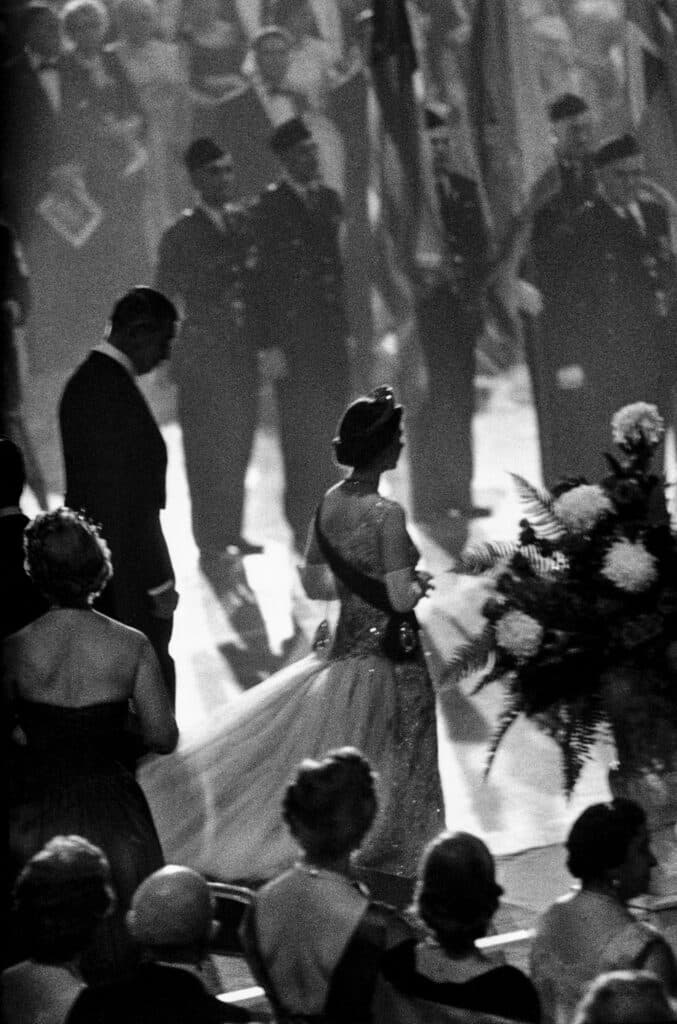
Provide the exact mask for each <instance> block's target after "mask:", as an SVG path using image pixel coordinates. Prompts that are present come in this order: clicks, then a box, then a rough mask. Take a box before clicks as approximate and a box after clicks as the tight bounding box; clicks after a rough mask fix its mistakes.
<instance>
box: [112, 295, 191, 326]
mask: <svg viewBox="0 0 677 1024" xmlns="http://www.w3.org/2000/svg"><path fill="white" fill-rule="evenodd" d="M178 319H179V314H178V313H177V311H176V306H175V305H174V303H173V302H170V301H169V299H168V298H167V296H166V295H163V294H162V292H158V291H156V290H155V288H148V287H147V286H146V285H141V284H140V285H137V286H136V288H132V289H131V290H130V291H128V292H127V293H126V294H125V295H123V296H122V298H121V299H118V301H117V302H116V303H115V306H114V307H113V312H112V313H111V317H110V323H111V329H112V330H113V331H119V330H125V329H126V328H128V327H131V326H132V325H134V324H144V323H166V322H168V321H169V322H176V321H177V320H178Z"/></svg>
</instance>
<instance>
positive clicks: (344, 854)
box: [242, 747, 412, 1024]
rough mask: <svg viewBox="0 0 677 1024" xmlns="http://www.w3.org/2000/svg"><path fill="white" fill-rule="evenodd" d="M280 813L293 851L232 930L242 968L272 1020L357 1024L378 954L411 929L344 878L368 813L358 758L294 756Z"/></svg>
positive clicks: (372, 792) (371, 798) (370, 789)
mask: <svg viewBox="0 0 677 1024" xmlns="http://www.w3.org/2000/svg"><path fill="white" fill-rule="evenodd" d="M254 813H255V811H254ZM283 814H284V819H285V821H286V823H287V825H288V826H289V829H290V831H291V833H292V835H293V837H294V839H295V840H296V842H297V843H298V845H299V847H300V848H301V857H300V859H299V861H298V863H297V864H296V865H295V866H294V867H293V868H291V869H290V870H289V871H286V872H285V873H284V874H282V875H281V876H280V877H279V878H276V879H274V880H273V881H272V882H268V884H267V885H264V886H263V888H261V889H259V890H258V892H257V893H256V895H255V897H254V902H253V905H252V908H251V911H250V912H249V913H248V915H247V916H246V918H245V920H244V922H243V929H242V938H243V942H244V945H245V950H246V953H247V958H248V960H249V963H250V966H251V968H252V971H253V973H254V975H255V976H256V977H257V979H258V980H259V983H260V984H261V985H262V986H263V987H264V989H265V990H266V995H267V996H268V998H269V1000H270V1002H271V1003H272V1005H273V1007H274V1009H275V1013H276V1020H278V1021H280V1022H284V1021H288V1020H290V1019H292V1018H293V1020H294V1021H302V1020H305V1019H306V1018H308V1019H313V1020H315V1019H321V1020H323V1021H327V1022H329V1021H350V1022H351V1024H363V1022H368V1021H370V1020H371V1016H370V1003H371V997H372V993H373V988H374V984H375V980H376V976H377V973H378V968H379V964H380V962H381V959H382V957H383V955H384V953H385V951H386V950H387V949H389V948H390V947H392V946H393V945H395V944H397V943H398V942H402V941H403V940H405V939H406V938H408V937H410V936H411V935H412V930H411V928H410V926H409V925H408V924H407V923H406V922H405V921H404V919H403V918H401V917H400V916H399V915H398V914H397V912H396V911H395V910H393V909H392V908H391V907H388V906H386V905H384V904H377V903H374V902H372V901H370V899H369V897H368V895H367V893H366V892H365V890H364V889H363V887H362V886H360V885H359V883H357V882H356V881H355V880H354V878H353V877H352V872H351V857H352V855H353V854H354V853H355V852H356V851H357V849H358V848H359V846H360V843H361V842H362V840H363V839H364V837H365V835H366V834H367V832H368V831H369V828H370V826H371V824H372V823H373V821H374V817H375V815H376V789H375V780H374V775H373V773H372V771H371V769H370V767H369V763H368V761H367V760H366V759H365V758H364V757H363V756H362V755H361V754H360V753H359V751H357V750H355V749H353V748H351V747H343V748H342V749H340V750H335V751H331V752H330V753H329V754H327V756H326V757H325V758H324V759H323V760H322V761H319V762H318V761H311V760H307V761H304V762H303V763H302V764H301V765H300V767H299V768H298V770H297V773H296V777H295V778H294V779H293V780H292V782H290V784H289V786H288V787H287V791H286V795H285V798H284V804H283Z"/></svg>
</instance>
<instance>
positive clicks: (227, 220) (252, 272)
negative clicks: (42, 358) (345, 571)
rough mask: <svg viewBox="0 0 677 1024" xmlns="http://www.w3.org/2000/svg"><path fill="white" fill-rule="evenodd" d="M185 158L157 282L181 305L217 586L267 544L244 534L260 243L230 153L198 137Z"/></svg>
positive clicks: (198, 503) (202, 518)
mask: <svg viewBox="0 0 677 1024" xmlns="http://www.w3.org/2000/svg"><path fill="white" fill-rule="evenodd" d="M184 159H185V164H186V170H187V171H188V174H189V176H190V180H191V184H192V185H193V188H194V189H195V193H196V200H197V201H196V203H195V206H194V208H193V209H191V210H186V211H184V213H183V214H182V215H181V217H179V219H178V220H177V221H176V223H175V224H173V225H172V226H171V227H170V228H168V230H167V231H166V232H165V233H164V234H163V236H162V241H161V243H160V250H159V253H158V266H157V274H156V281H157V286H158V288H159V289H160V290H161V291H162V292H163V293H164V294H166V295H168V296H170V297H171V298H172V299H174V300H175V301H176V302H177V303H178V304H179V305H180V307H181V308H182V310H183V315H184V322H183V326H182V331H181V337H180V340H179V342H178V344H177V346H176V350H175V352H174V354H173V363H172V366H173V370H174V377H175V380H176V383H177V387H178V395H177V398H178V414H179V420H180V422H181V430H182V440H183V451H184V456H185V461H186V474H187V477H188V487H189V490H190V500H191V517H192V526H193V535H194V537H195V542H196V544H197V546H198V548H199V550H200V565H201V568H202V569H203V571H204V572H206V573H207V574H208V575H209V576H210V578H211V579H212V580H213V581H214V583H215V584H216V585H217V586H218V585H219V584H221V585H222V584H223V582H224V579H223V576H224V572H227V569H228V566H229V565H231V564H232V561H233V559H234V558H237V557H239V556H242V555H252V554H260V553H261V551H262V550H263V548H262V547H261V546H260V545H258V544H253V543H252V542H251V541H248V540H246V539H245V538H244V537H243V536H242V524H243V519H244V503H245V475H246V472H247V466H248V464H249V459H250V456H251V453H252V445H253V441H254V431H255V429H256V423H257V414H258V364H257V359H258V350H259V313H260V309H261V306H262V304H263V303H262V297H260V296H259V295H257V291H256V286H257V283H258V281H257V269H258V264H259V249H258V245H257V239H256V234H255V231H254V224H253V219H252V217H251V214H250V213H249V211H247V210H246V209H244V208H242V207H241V206H238V205H236V204H235V203H234V202H233V199H234V197H235V193H236V190H237V184H236V183H237V173H236V171H235V167H234V165H233V158H232V157H231V155H230V153H227V152H224V151H223V150H222V149H221V147H220V146H219V145H218V144H217V143H216V142H214V140H213V139H210V138H200V139H196V140H195V141H194V142H192V143H191V145H190V146H189V147H188V148H187V149H186V152H185V154H184Z"/></svg>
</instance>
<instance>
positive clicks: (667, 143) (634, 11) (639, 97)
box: [626, 0, 677, 197]
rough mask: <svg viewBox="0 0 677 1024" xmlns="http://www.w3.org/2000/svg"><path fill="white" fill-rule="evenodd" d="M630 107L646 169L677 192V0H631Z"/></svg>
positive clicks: (628, 46)
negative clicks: (676, 0)
mask: <svg viewBox="0 0 677 1024" xmlns="http://www.w3.org/2000/svg"><path fill="white" fill-rule="evenodd" d="M626 19H627V20H626V61H627V94H628V107H629V111H630V116H631V118H632V123H633V125H634V128H635V131H636V133H637V138H638V141H639V143H640V145H641V147H642V149H643V151H644V154H645V156H646V161H647V173H648V175H649V177H650V178H653V179H654V180H655V181H657V182H658V183H659V185H661V186H662V187H663V188H666V189H668V191H669V192H671V193H672V195H673V196H675V197H677V3H676V2H675V0H627V7H626Z"/></svg>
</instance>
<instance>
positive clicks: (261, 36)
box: [252, 25, 294, 51]
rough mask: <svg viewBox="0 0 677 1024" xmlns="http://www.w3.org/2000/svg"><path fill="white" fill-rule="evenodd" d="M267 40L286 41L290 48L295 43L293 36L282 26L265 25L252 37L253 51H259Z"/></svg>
mask: <svg viewBox="0 0 677 1024" xmlns="http://www.w3.org/2000/svg"><path fill="white" fill-rule="evenodd" d="M266 39H284V41H285V43H287V44H288V45H289V46H292V45H293V42H294V40H293V38H292V36H291V34H290V33H289V32H288V31H287V29H286V28H283V27H282V25H264V26H263V28H260V29H259V30H258V32H256V33H255V34H254V36H253V37H252V49H253V50H254V51H256V50H258V48H259V46H260V45H261V43H263V42H265V40H266Z"/></svg>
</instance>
